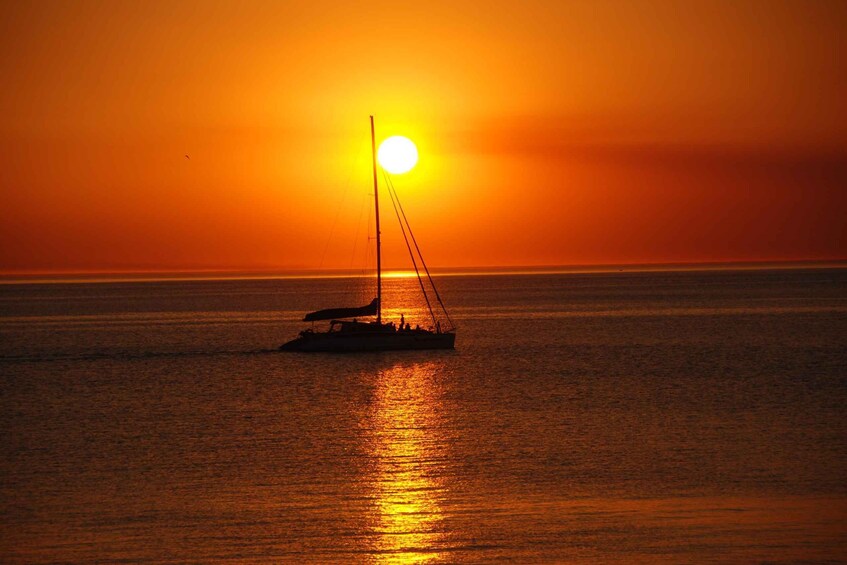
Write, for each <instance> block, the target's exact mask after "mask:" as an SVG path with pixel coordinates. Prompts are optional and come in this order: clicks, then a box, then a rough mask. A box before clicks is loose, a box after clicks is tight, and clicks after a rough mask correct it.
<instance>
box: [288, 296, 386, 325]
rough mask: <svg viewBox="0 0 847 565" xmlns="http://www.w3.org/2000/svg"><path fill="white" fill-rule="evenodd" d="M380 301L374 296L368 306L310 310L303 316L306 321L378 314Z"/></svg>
mask: <svg viewBox="0 0 847 565" xmlns="http://www.w3.org/2000/svg"><path fill="white" fill-rule="evenodd" d="M378 304H379V301H378V300H377V299H376V298H374V299H373V301H371V303H370V304H368V305H367V306H362V307H361V308H327V309H326V310H318V311H317V312H309V313H308V314H306V316H305V317H304V318H303V321H304V322H319V321H321V320H335V319H339V318H358V317H359V316H376V309H377V305H378Z"/></svg>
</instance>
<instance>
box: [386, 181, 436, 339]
mask: <svg viewBox="0 0 847 565" xmlns="http://www.w3.org/2000/svg"><path fill="white" fill-rule="evenodd" d="M382 176H383V177H384V178H385V179H386V180H385V184H386V186H387V187H388V195H389V196H390V197H391V204H392V205H393V206H394V214H396V216H397V222H398V223H399V224H400V231H401V232H403V239H404V240H405V241H406V249H408V250H409V257H411V258H412V266H414V267H415V274H416V275H417V276H418V284H420V285H421V292H423V295H424V300H426V307H427V309H429V315H430V316H431V317H432V324H433V325H436V324H437V320H436V319H435V312H433V311H432V304H430V302H429V296H428V295H427V293H426V288H425V287H424V283H423V279H422V278H421V273H420V271H419V270H418V262H417V261H415V254H414V252H412V246H411V245H410V244H409V238H408V237H407V236H406V228H404V227H403V220H402V219H401V218H400V212H399V211H398V210H397V203H398V202H397V200H395V198H396V194H394V190H393V189H394V185H392V184H391V181H390V180H389V177H388V173H386V172H385V171H384V170H383V171H382Z"/></svg>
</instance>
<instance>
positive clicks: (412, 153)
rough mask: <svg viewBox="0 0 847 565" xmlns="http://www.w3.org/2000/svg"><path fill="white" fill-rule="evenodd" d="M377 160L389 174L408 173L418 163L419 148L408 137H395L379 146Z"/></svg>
mask: <svg viewBox="0 0 847 565" xmlns="http://www.w3.org/2000/svg"><path fill="white" fill-rule="evenodd" d="M377 159H379V164H380V165H382V168H383V169H385V170H386V171H388V172H389V173H392V174H395V175H399V174H402V173H407V172H409V171H410V170H412V167H414V166H415V163H417V162H418V148H417V147H415V144H414V143H412V140H411V139H409V138H408V137H403V136H402V135H394V136H392V137H389V138H388V139H386V140H385V141H383V142H382V143H380V144H379V151H377Z"/></svg>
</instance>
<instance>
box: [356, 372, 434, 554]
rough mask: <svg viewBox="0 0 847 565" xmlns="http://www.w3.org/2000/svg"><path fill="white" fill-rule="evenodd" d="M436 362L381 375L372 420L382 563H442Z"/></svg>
mask: <svg viewBox="0 0 847 565" xmlns="http://www.w3.org/2000/svg"><path fill="white" fill-rule="evenodd" d="M438 367H439V364H437V363H420V364H414V365H410V366H394V367H391V368H389V369H386V370H383V371H381V372H380V374H379V377H378V379H377V381H376V391H375V397H374V401H373V404H372V410H371V412H370V413H369V422H368V428H369V430H370V432H371V436H370V451H371V457H372V458H373V461H374V465H373V467H372V476H371V477H370V482H371V484H372V485H373V492H372V496H373V501H374V505H373V516H372V528H373V532H374V534H375V535H374V547H373V550H374V556H375V557H376V561H377V562H379V563H426V562H437V561H441V560H442V559H443V558H444V554H443V549H444V542H445V539H444V538H445V531H444V527H443V516H442V510H441V504H440V502H441V500H443V497H444V493H445V485H444V473H443V470H444V467H445V464H446V454H445V448H446V440H447V438H446V437H443V434H442V432H441V427H440V424H439V420H438V407H439V404H440V402H441V400H440V391H441V389H440V386H439V384H438V371H437V369H438Z"/></svg>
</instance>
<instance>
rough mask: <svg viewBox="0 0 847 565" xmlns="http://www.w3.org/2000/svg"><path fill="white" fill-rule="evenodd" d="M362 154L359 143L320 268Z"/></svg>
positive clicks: (322, 254) (330, 229)
mask: <svg viewBox="0 0 847 565" xmlns="http://www.w3.org/2000/svg"><path fill="white" fill-rule="evenodd" d="M361 156H362V145H359V151H358V153H356V159H355V160H354V161H353V167H352V168H351V169H350V172H349V173H347V181H346V182H345V183H344V192H343V193H342V194H341V201H340V202H339V203H338V208H336V210H335V218H334V219H333V220H332V226H330V228H329V236H328V237H327V239H326V245H324V250H323V253H321V263H320V266H319V267H318V270H320V269H322V268H323V266H324V259H326V252H327V250H329V244H330V243H332V235H333V233H334V232H335V225H336V224H337V223H338V217H339V216H340V215H341V209H342V208H343V207H344V201H345V200H346V199H347V192H348V191H349V190H350V183H351V181H352V180H353V172H354V171H355V170H356V164H357V163H358V162H359V159H360V158H361Z"/></svg>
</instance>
